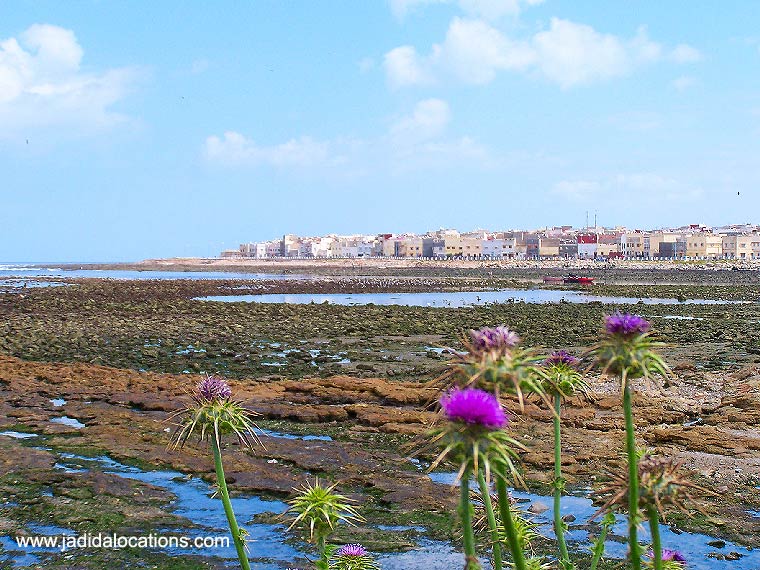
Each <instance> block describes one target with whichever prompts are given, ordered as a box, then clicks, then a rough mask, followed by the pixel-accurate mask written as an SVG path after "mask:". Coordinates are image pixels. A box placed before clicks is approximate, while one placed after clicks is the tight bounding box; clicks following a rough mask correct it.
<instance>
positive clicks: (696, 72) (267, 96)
mask: <svg viewBox="0 0 760 570" xmlns="http://www.w3.org/2000/svg"><path fill="white" fill-rule="evenodd" d="M759 164H760V7H759V6H758V4H757V3H756V2H754V1H751V0H749V1H746V2H740V1H735V0H733V1H731V0H730V1H727V2H721V3H717V4H716V3H707V2H703V3H695V2H687V1H676V0H672V1H669V2H653V1H648V2H601V1H598V2H597V1H593V2H582V3H580V2H571V1H560V0H545V1H543V2H541V1H539V0H390V1H381V0H377V1H371V0H366V1H362V2H356V1H355V0H330V1H325V2H316V1H307V0H301V1H286V0H283V1H274V0H272V1H264V0H262V1H256V2H253V1H237V2H232V1H230V2H213V3H212V2H197V1H190V2H171V1H166V2H140V1H137V0H135V1H132V2H110V1H105V0H89V1H88V0H81V1H78V2H59V1H57V0H54V1H44V0H35V1H34V2H32V1H29V2H23V1H20V0H18V1H16V2H12V3H8V2H6V3H3V4H2V5H0V199H1V200H2V202H1V203H2V206H1V207H0V260H3V261H24V260H39V261H42V260H50V261H65V260H79V261H88V260H139V259H144V258H148V257H169V256H186V255H188V256H213V255H216V254H218V252H219V251H220V250H221V249H223V248H232V247H236V246H237V244H238V243H240V242H244V241H257V240H263V239H269V238H273V237H276V236H279V235H282V234H283V233H298V234H301V235H318V234H325V233H330V232H336V233H378V232H404V231H424V230H426V229H435V228H439V227H456V228H459V229H462V230H467V229H474V228H478V227H483V228H489V229H509V228H532V227H540V226H546V225H559V224H573V225H575V226H582V225H583V223H584V221H585V215H586V214H585V213H586V211H587V210H588V211H590V212H591V216H592V217H593V215H594V213H596V214H597V215H598V219H599V222H600V224H605V225H615V224H621V225H627V226H629V227H642V228H648V227H656V226H662V225H679V224H684V223H692V222H702V223H707V224H713V225H719V224H724V223H732V222H760V219H758V216H757V212H758V207H760V193H758V188H760V168H759V167H758V165H759Z"/></svg>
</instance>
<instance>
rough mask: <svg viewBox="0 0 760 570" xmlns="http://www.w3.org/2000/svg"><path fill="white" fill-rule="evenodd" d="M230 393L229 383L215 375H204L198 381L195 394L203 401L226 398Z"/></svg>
mask: <svg viewBox="0 0 760 570" xmlns="http://www.w3.org/2000/svg"><path fill="white" fill-rule="evenodd" d="M231 395H232V390H231V389H230V386H229V384H227V382H226V381H225V380H223V379H221V378H217V377H216V376H206V377H205V378H204V379H203V380H201V381H200V382H199V383H198V387H197V389H196V393H195V396H196V398H197V399H198V400H199V401H201V402H204V403H211V402H215V401H220V400H227V399H229V397H230V396H231Z"/></svg>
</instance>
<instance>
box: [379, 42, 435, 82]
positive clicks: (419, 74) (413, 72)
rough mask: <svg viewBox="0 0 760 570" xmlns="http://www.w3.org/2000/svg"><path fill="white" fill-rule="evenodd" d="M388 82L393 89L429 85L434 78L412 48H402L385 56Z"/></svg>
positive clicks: (384, 64)
mask: <svg viewBox="0 0 760 570" xmlns="http://www.w3.org/2000/svg"><path fill="white" fill-rule="evenodd" d="M383 66H384V67H385V73H386V76H387V77H388V82H389V83H390V84H391V86H392V87H394V88H395V87H405V86H407V85H427V84H430V83H432V82H433V78H432V77H431V75H430V73H429V72H428V70H427V69H425V68H426V66H427V64H425V63H424V62H422V61H421V60H420V57H419V56H418V55H417V50H415V49H414V48H413V47H412V46H401V47H397V48H395V49H392V50H391V51H389V52H388V53H386V54H385V58H384V60H383Z"/></svg>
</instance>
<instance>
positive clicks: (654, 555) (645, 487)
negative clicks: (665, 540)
mask: <svg viewBox="0 0 760 570" xmlns="http://www.w3.org/2000/svg"><path fill="white" fill-rule="evenodd" d="M680 467H681V465H680V464H679V463H677V462H676V461H674V460H673V459H672V458H669V457H654V456H651V455H644V456H643V457H642V458H641V459H640V460H639V462H638V466H637V468H638V480H639V505H638V506H639V509H640V510H641V512H643V513H644V514H645V515H646V517H647V519H648V520H649V528H650V531H651V533H652V550H651V552H650V558H651V564H650V566H651V567H652V568H654V569H655V570H668V569H669V568H671V567H673V566H672V565H670V566H668V565H666V564H665V562H673V561H675V562H685V560H684V561H680V560H674V559H673V558H672V556H671V554H668V556H671V557H670V558H668V557H666V554H665V553H666V552H668V553H674V552H676V551H668V550H667V549H663V548H662V541H661V539H660V517H662V519H663V520H664V521H667V512H666V509H667V508H668V507H670V508H676V509H678V510H680V511H681V512H683V513H687V514H688V507H689V506H690V505H692V506H696V501H695V499H694V497H693V495H692V490H698V491H702V492H709V491H707V490H706V489H704V488H702V487H700V486H698V485H696V484H694V483H693V482H691V481H689V479H687V478H686V477H685V476H684V475H683V473H682V472H681V469H680ZM599 494H600V495H601V496H603V497H606V501H605V503H604V505H602V508H601V509H600V511H608V512H609V511H611V510H613V509H614V508H615V507H617V506H622V505H625V503H626V502H627V498H628V496H629V495H630V484H629V478H628V477H626V476H625V475H624V474H620V473H617V474H612V475H611V479H610V481H609V483H607V485H606V486H605V487H603V488H602V489H600V492H599ZM679 556H680V553H679ZM682 567H683V566H681V568H682Z"/></svg>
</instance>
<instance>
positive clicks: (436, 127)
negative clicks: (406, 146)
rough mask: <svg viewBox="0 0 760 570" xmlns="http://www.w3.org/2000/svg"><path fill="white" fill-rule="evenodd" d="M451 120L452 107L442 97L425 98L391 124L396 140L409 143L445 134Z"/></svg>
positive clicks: (392, 134)
mask: <svg viewBox="0 0 760 570" xmlns="http://www.w3.org/2000/svg"><path fill="white" fill-rule="evenodd" d="M449 121H451V109H450V108H449V104H448V103H447V102H446V101H443V100H441V99H425V100H424V101H420V102H419V103H417V105H415V107H414V111H413V112H412V114H411V115H409V116H408V117H404V118H402V119H401V120H399V121H398V122H396V123H394V124H393V125H392V126H391V129H390V132H391V136H392V138H393V139H394V140H396V141H399V142H403V143H408V142H414V141H421V140H428V139H432V138H436V137H438V136H440V135H441V134H443V132H444V131H445V130H446V127H447V125H448V124H449Z"/></svg>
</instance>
